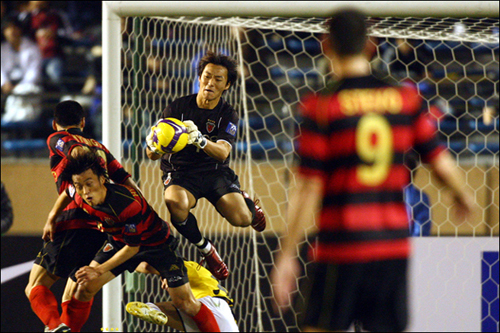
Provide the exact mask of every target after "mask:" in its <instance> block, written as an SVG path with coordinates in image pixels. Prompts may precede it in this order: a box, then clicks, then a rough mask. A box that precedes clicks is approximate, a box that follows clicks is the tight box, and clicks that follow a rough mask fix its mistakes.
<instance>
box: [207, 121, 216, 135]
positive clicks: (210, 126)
mask: <svg viewBox="0 0 500 333" xmlns="http://www.w3.org/2000/svg"><path fill="white" fill-rule="evenodd" d="M214 128H215V121H213V120H210V119H209V120H208V121H207V131H208V133H212V131H213V130H214Z"/></svg>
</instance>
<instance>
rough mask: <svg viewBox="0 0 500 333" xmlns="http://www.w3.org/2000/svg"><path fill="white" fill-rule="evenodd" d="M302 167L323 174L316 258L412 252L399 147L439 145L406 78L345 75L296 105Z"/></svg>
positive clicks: (305, 172)
mask: <svg viewBox="0 0 500 333" xmlns="http://www.w3.org/2000/svg"><path fill="white" fill-rule="evenodd" d="M301 116H302V119H303V123H302V125H301V136H300V139H299V145H298V153H299V156H300V159H301V161H300V166H299V173H300V174H301V175H302V176H303V177H319V178H320V179H321V180H322V182H323V189H324V199H323V208H322V211H321V214H320V216H319V220H318V228H319V234H318V242H317V244H316V249H315V251H316V252H315V260H316V261H322V262H335V263H356V262H362V261H367V260H369V261H370V260H385V259H398V258H406V257H407V256H408V255H409V252H410V245H409V240H408V236H409V233H408V216H407V213H406V207H405V204H404V201H403V190H404V188H405V186H406V185H408V183H409V182H410V171H409V169H408V168H407V167H406V166H405V165H404V154H405V152H406V151H408V150H409V149H411V148H414V149H415V151H417V152H418V153H419V154H420V156H421V157H422V161H423V162H430V161H432V160H433V159H434V158H435V157H436V156H438V155H439V154H440V153H441V152H442V151H443V150H444V147H443V146H441V145H440V144H439V142H438V140H437V136H436V128H435V122H433V121H432V120H431V119H430V114H429V112H428V110H427V108H426V107H424V104H423V101H422V99H421V97H420V96H419V95H418V93H417V91H416V89H415V88H414V87H411V86H396V85H391V84H389V83H386V82H384V81H381V80H379V79H377V78H375V77H373V76H366V77H359V78H346V79H343V80H342V81H340V82H337V83H335V84H334V85H333V86H331V87H328V88H326V89H325V90H324V91H323V92H322V93H320V94H317V95H312V96H307V97H305V98H304V99H303V101H302V105H301Z"/></svg>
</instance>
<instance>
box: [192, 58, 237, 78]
mask: <svg viewBox="0 0 500 333" xmlns="http://www.w3.org/2000/svg"><path fill="white" fill-rule="evenodd" d="M208 64H214V65H220V66H223V67H225V68H226V69H227V82H228V83H231V86H233V85H234V84H235V83H236V79H237V78H238V70H237V68H238V62H237V61H236V60H234V59H233V58H231V57H228V56H226V55H224V54H220V53H215V52H212V51H208V52H207V54H206V55H205V56H204V57H203V58H201V59H200V62H199V63H198V77H200V76H201V74H202V73H203V71H204V70H205V67H206V66H207V65H208Z"/></svg>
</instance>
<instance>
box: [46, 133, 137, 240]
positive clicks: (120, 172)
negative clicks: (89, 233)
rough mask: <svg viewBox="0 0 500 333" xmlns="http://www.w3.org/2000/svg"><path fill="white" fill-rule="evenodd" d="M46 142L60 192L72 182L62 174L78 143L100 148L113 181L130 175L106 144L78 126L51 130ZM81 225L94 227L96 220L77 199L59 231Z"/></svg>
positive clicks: (60, 222) (62, 217)
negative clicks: (82, 207) (64, 180)
mask: <svg viewBox="0 0 500 333" xmlns="http://www.w3.org/2000/svg"><path fill="white" fill-rule="evenodd" d="M47 146H48V148H49V152H50V169H51V171H52V176H53V177H54V181H55V183H56V188H57V192H58V193H59V194H60V193H62V192H63V191H64V190H65V189H66V188H67V187H68V185H69V183H68V182H63V181H62V179H61V174H62V172H63V171H64V168H65V167H66V164H67V163H68V159H67V157H68V156H69V154H71V151H72V149H73V148H74V147H76V146H88V147H96V148H98V150H99V155H100V156H101V157H102V158H103V163H104V164H105V166H106V169H107V171H108V176H109V178H110V179H111V180H113V181H114V182H116V183H123V182H125V181H126V180H127V179H128V178H129V177H130V174H129V173H128V172H127V171H125V169H124V168H123V166H122V165H121V164H120V163H119V162H118V161H117V160H116V159H115V158H114V156H113V155H112V154H111V153H110V152H109V150H108V149H107V148H106V147H104V146H103V145H102V144H101V143H99V142H98V141H97V140H95V139H93V138H91V137H89V136H88V135H87V134H85V133H83V132H82V131H81V130H80V129H79V128H70V129H68V130H67V131H58V132H55V133H52V134H51V135H50V136H49V137H48V138H47ZM78 228H84V229H93V228H96V224H95V221H93V219H92V218H90V217H89V216H88V214H86V213H85V212H84V211H83V210H81V209H80V208H78V207H77V206H76V205H75V204H74V203H71V204H70V205H68V207H66V209H65V210H64V211H63V213H62V214H61V215H60V216H59V217H58V219H57V227H56V232H57V231H62V230H67V229H78Z"/></svg>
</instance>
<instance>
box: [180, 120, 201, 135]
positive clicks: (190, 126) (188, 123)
mask: <svg viewBox="0 0 500 333" xmlns="http://www.w3.org/2000/svg"><path fill="white" fill-rule="evenodd" d="M183 123H184V125H186V127H187V132H188V133H191V132H194V131H197V130H198V126H196V124H195V123H194V122H193V121H192V120H184V121H183Z"/></svg>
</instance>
